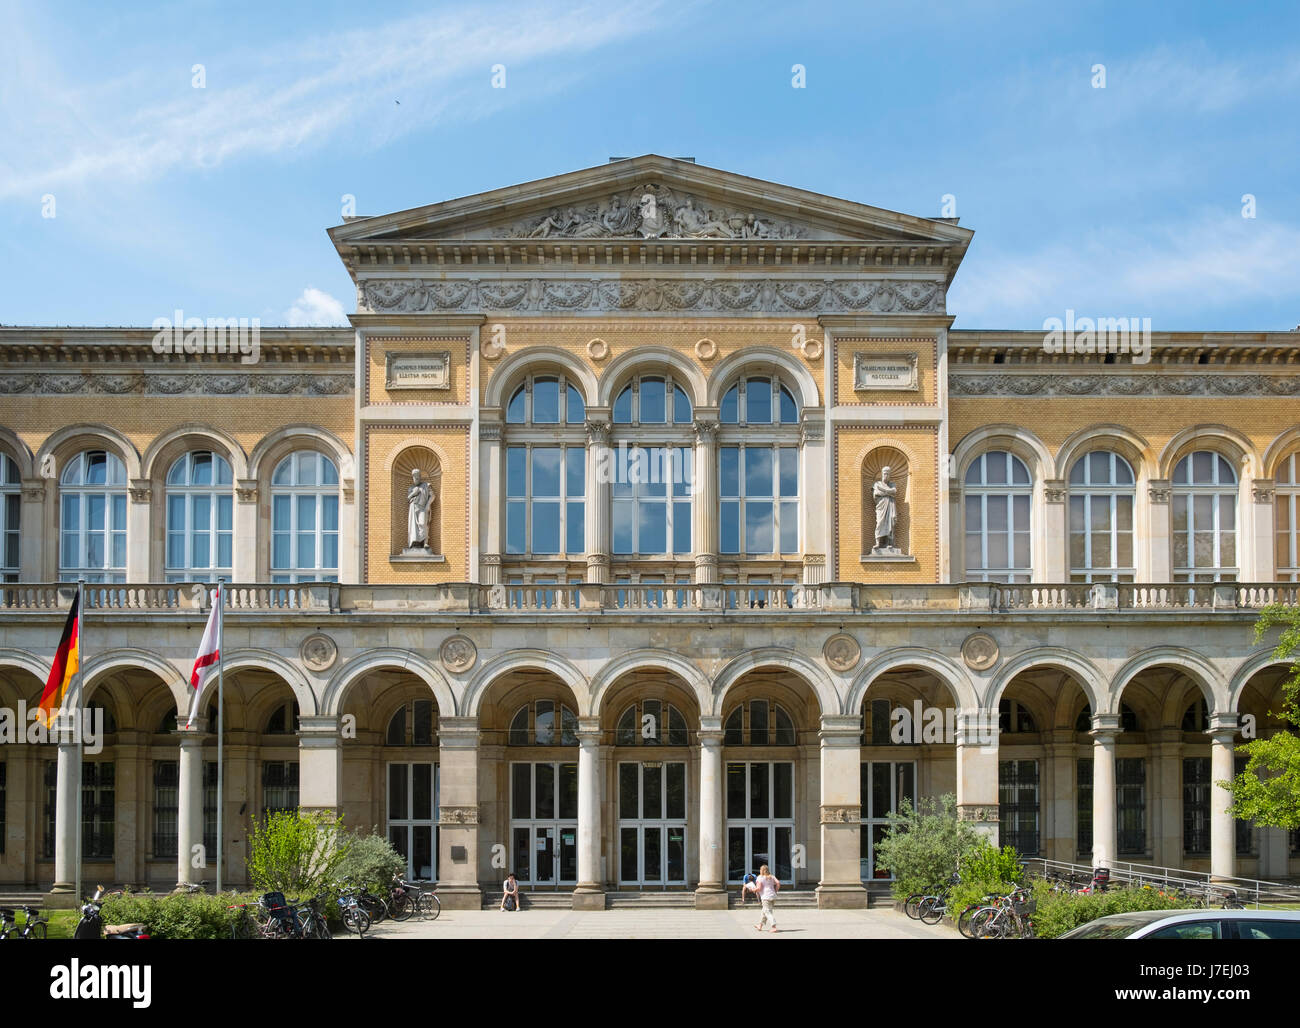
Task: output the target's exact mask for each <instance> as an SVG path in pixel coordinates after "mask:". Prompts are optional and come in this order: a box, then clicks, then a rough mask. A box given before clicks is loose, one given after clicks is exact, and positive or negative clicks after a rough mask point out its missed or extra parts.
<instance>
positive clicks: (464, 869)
mask: <svg viewBox="0 0 1300 1028" xmlns="http://www.w3.org/2000/svg"><path fill="white" fill-rule="evenodd" d="M478 742H479V730H478V718H476V717H444V718H441V719H440V720H439V722H438V779H439V796H438V896H439V897H440V898H441V899H442V905H443V906H444V907H446V908H447V909H448V910H478V909H479V907H480V906H481V905H482V902H483V894H482V892H481V891H480V890H479V885H478V871H477V868H478V827H479V816H478Z"/></svg>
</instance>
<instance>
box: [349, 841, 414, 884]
mask: <svg viewBox="0 0 1300 1028" xmlns="http://www.w3.org/2000/svg"><path fill="white" fill-rule="evenodd" d="M405 872H406V858H405V857H403V856H402V855H401V854H400V853H398V852H397V850H395V849H393V846H392V843H390V842H389V841H388V840H387V839H386V838H384V837H383V836H382V835H379V834H378V833H377V832H376V831H375V830H373V829H372V830H371V831H370V832H369V833H367V834H365V835H363V834H361V832H353V833H352V834H351V836H349V838H348V842H347V850H346V852H345V854H344V856H343V859H342V860H340V861H339V865H338V876H339V877H340V878H351V879H352V880H353V881H355V882H357V883H358V884H360V885H364V886H365V887H366V888H368V889H369V890H370V891H371V892H373V893H376V894H378V895H383V894H385V893H386V892H387V890H388V888H389V886H390V885H391V883H392V881H393V876H394V875H400V874H404V873H405Z"/></svg>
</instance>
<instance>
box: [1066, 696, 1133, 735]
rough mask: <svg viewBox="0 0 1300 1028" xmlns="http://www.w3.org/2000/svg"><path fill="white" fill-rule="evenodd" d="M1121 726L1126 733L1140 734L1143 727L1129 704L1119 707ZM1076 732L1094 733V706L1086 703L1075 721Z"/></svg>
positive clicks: (1122, 704)
mask: <svg viewBox="0 0 1300 1028" xmlns="http://www.w3.org/2000/svg"><path fill="white" fill-rule="evenodd" d="M1119 726H1120V729H1121V730H1123V731H1125V732H1140V731H1142V727H1141V725H1140V724H1139V723H1138V716H1137V713H1136V711H1134V710H1133V708H1132V707H1130V706H1129V705H1128V704H1127V703H1121V704H1120V705H1119ZM1074 730H1075V731H1076V732H1091V731H1092V706H1091V705H1090V704H1087V703H1085V704H1084V705H1083V710H1081V711H1079V716H1078V717H1077V718H1076V719H1075V722H1074Z"/></svg>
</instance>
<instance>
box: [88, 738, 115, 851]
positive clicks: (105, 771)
mask: <svg viewBox="0 0 1300 1028" xmlns="http://www.w3.org/2000/svg"><path fill="white" fill-rule="evenodd" d="M115 777H116V776H115V771H114V766H113V762H112V761H109V760H100V761H90V762H86V763H83V764H82V765H81V855H82V857H83V858H84V859H86V860H112V859H113V838H114V835H115V832H114V827H115V821H114V814H115V807H116V804H115V792H114V781H115Z"/></svg>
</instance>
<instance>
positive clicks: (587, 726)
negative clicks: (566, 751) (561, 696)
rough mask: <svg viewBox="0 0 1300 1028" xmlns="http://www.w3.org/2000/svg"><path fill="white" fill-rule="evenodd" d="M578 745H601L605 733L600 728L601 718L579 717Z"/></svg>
mask: <svg viewBox="0 0 1300 1028" xmlns="http://www.w3.org/2000/svg"><path fill="white" fill-rule="evenodd" d="M577 735H578V745H579V746H599V745H600V741H601V736H602V735H603V733H602V732H601V728H600V718H598V717H580V718H578V732H577Z"/></svg>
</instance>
